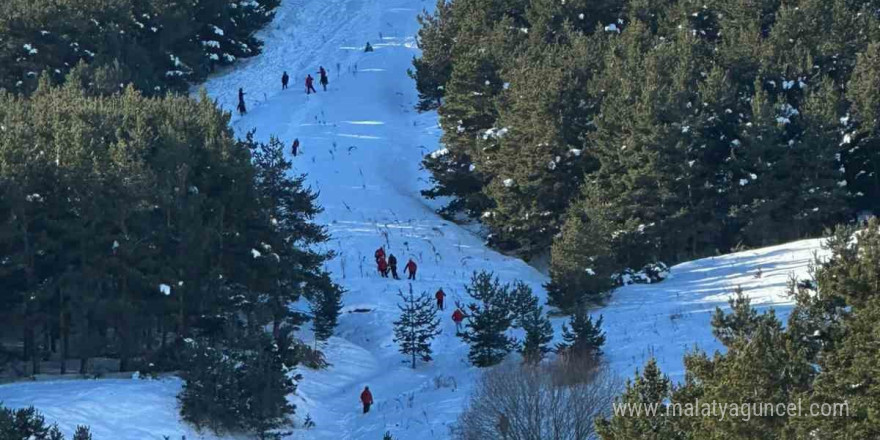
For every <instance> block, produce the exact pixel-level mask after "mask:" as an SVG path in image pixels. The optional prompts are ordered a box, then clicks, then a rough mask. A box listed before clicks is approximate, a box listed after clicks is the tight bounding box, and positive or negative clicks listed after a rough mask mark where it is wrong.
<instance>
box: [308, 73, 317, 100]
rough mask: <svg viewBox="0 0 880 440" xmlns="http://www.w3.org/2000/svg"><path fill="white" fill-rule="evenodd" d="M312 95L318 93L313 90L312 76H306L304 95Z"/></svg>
mask: <svg viewBox="0 0 880 440" xmlns="http://www.w3.org/2000/svg"><path fill="white" fill-rule="evenodd" d="M312 93H318V91H317V90H315V78H312V75H306V95H310V94H312Z"/></svg>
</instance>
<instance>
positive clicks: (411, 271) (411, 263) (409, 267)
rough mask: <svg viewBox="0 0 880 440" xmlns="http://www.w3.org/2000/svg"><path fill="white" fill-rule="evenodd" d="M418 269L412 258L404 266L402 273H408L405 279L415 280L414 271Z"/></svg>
mask: <svg viewBox="0 0 880 440" xmlns="http://www.w3.org/2000/svg"><path fill="white" fill-rule="evenodd" d="M418 268H419V267H418V266H416V262H415V261H413V260H412V258H410V259H409V261H407V263H406V266H405V267H404V268H403V273H406V272H407V271H409V277H407V279H409V280H414V279H416V269H418Z"/></svg>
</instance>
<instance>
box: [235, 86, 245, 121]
mask: <svg viewBox="0 0 880 440" xmlns="http://www.w3.org/2000/svg"><path fill="white" fill-rule="evenodd" d="M236 109H237V110H238V113H240V114H242V115H244V114H246V113H247V107H245V106H244V89H243V88H241V87H239V88H238V106H237V107H236Z"/></svg>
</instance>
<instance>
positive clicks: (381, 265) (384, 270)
mask: <svg viewBox="0 0 880 440" xmlns="http://www.w3.org/2000/svg"><path fill="white" fill-rule="evenodd" d="M376 265H377V266H378V269H379V275H381V276H382V278H388V263H386V262H385V257H384V256H383V257H382V258H379V259H378V260H376Z"/></svg>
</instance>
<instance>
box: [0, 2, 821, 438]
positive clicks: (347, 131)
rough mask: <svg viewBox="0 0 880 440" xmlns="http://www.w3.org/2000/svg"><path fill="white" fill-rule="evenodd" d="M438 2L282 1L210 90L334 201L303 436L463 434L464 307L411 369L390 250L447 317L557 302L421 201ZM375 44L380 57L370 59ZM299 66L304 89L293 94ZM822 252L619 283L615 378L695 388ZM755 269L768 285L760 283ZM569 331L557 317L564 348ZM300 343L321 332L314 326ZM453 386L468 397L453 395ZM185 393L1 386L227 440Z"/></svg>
mask: <svg viewBox="0 0 880 440" xmlns="http://www.w3.org/2000/svg"><path fill="white" fill-rule="evenodd" d="M431 7H433V2H431V1H426V0H382V1H368V0H284V1H283V3H282V5H281V7H280V8H279V10H278V12H277V15H276V17H275V20H274V21H273V22H272V23H271V24H270V25H269V26H268V27H267V28H266V29H264V30H263V31H261V32H260V35H259V36H260V38H261V39H263V40H264V41H265V46H264V53H263V54H262V55H260V56H258V57H255V58H252V59H249V60H246V61H244V62H241V63H239V64H237V65H236V66H235V67H234V68H233V69H231V70H229V71H227V72H224V73H221V74H219V75H217V76H215V77H213V78H212V79H210V80H209V81H208V82H207V83H206V84H205V85H204V87H205V88H206V90H207V91H208V94H209V95H210V96H211V98H212V99H216V100H217V102H218V104H219V105H221V106H223V107H224V108H226V109H227V110H229V111H232V110H234V107H235V104H236V100H237V95H236V92H237V90H238V88H239V87H243V88H244V89H245V92H246V93H247V96H246V101H247V106H248V109H249V110H250V112H249V113H248V114H247V115H245V116H243V117H240V116H238V115H235V116H233V119H232V124H233V127H234V129H235V130H236V132H237V133H238V134H239V135H244V134H245V133H247V132H248V131H250V130H256V137H257V138H258V139H261V140H266V139H268V138H269V137H270V136H276V137H278V138H280V139H281V140H283V141H284V142H285V143H286V144H287V145H290V143H291V142H292V141H293V139H294V138H299V140H300V142H301V147H300V155H299V156H298V157H296V158H293V160H294V164H295V167H296V171H297V172H301V173H307V174H308V182H309V184H310V185H311V186H312V188H313V189H315V190H317V191H319V192H320V197H319V203H320V205H321V206H322V207H323V208H324V212H323V213H322V214H321V215H320V216H319V218H318V219H317V220H318V222H320V223H321V224H324V225H326V227H327V229H328V231H329V232H330V234H331V236H332V239H331V240H330V242H329V243H327V245H326V248H327V249H328V250H332V251H334V252H335V253H336V254H337V257H336V258H335V259H334V260H332V261H331V262H329V263H328V267H327V268H328V269H329V270H331V271H332V272H333V275H334V277H335V279H336V281H337V282H339V283H340V284H341V285H342V286H344V287H345V289H346V290H347V293H346V295H345V297H344V303H345V308H344V309H343V313H342V316H341V317H340V321H339V322H340V324H339V328H338V330H337V334H336V336H334V337H333V338H331V339H330V341H328V343H327V344H325V345H323V346H322V350H323V351H324V353H325V354H326V356H327V360H328V361H329V362H330V363H331V364H332V365H331V367H329V368H328V369H326V370H322V371H311V370H307V369H302V370H301V371H300V372H301V373H302V374H303V376H304V379H303V381H302V382H300V384H299V388H298V392H297V394H296V395H295V396H291V397H290V399H291V401H293V402H294V403H295V404H296V405H297V418H298V419H299V420H300V421H301V420H302V419H303V418H304V417H305V416H306V415H307V414H308V415H309V416H310V417H311V418H312V419H313V420H314V422H315V423H316V427H315V428H313V429H311V430H308V431H302V430H298V431H297V432H296V433H295V434H294V436H293V438H308V439H334V440H338V439H379V438H382V434H383V433H384V432H385V431H386V430H387V431H391V433H392V434H393V435H394V437H395V438H400V439H415V438H420V439H444V438H449V426H450V425H451V424H452V423H454V421H455V419H456V417H457V415H458V414H459V413H460V411H461V409H462V407H463V406H464V405H465V403H466V400H467V396H468V393H469V391H470V389H471V387H472V385H473V383H474V379H475V378H476V377H477V374H478V372H477V369H475V368H473V367H471V366H469V365H468V363H467V347H466V346H465V345H464V344H463V343H462V342H461V341H460V340H459V339H457V338H456V337H455V336H454V326H453V323H452V321H451V319H450V318H449V315H450V314H451V312H452V310H451V308H450V307H447V310H446V311H444V312H441V322H442V330H443V334H442V335H440V336H439V337H438V338H437V339H436V340H435V341H434V345H433V347H434V350H435V354H434V358H435V361H434V362H432V363H430V364H420V365H419V367H418V368H417V369H416V370H411V369H409V368H408V366H407V365H406V364H405V363H404V361H405V359H403V357H402V356H401V355H400V354H399V353H398V352H397V346H396V344H395V343H394V341H393V334H392V321H393V320H394V319H396V317H397V316H398V309H397V306H396V304H397V300H398V298H397V296H396V294H397V291H398V289H406V288H407V286H408V283H407V282H405V281H394V280H390V279H383V278H380V277H379V276H378V274H377V273H376V271H375V265H374V263H373V259H372V258H373V251H374V250H375V249H376V248H377V247H378V246H380V245H384V246H385V247H386V250H387V251H388V252H390V253H393V254H395V255H396V256H397V257H398V260H399V262H400V263H399V266H400V268H401V269H402V268H403V266H404V265H405V264H406V260H407V259H408V258H414V259H415V260H416V261H417V262H418V263H419V274H418V280H416V281H415V282H413V283H412V286H413V289H414V290H415V291H416V292H420V291H425V292H427V293H429V294H433V292H435V291H436V290H437V288H439V287H443V289H444V290H445V291H446V293H447V294H448V297H447V301H448V304H449V305H452V304H454V303H455V301H458V300H464V299H465V291H464V288H463V286H464V284H465V283H466V282H467V280H468V279H469V276H470V274H471V273H472V272H473V271H474V270H480V269H487V270H491V271H494V272H495V273H496V274H497V275H499V276H500V277H501V278H502V280H503V281H513V280H515V279H521V280H523V281H525V282H526V283H528V284H529V285H531V286H532V287H533V288H534V289H535V292H536V293H538V295H539V296H540V297H541V298H542V300H543V299H545V293H544V291H543V289H542V287H541V286H542V284H543V283H545V282H546V281H547V278H546V277H545V276H544V275H542V274H541V273H539V272H538V271H537V270H535V269H534V268H532V267H530V266H528V265H526V264H525V263H523V262H522V261H519V260H516V259H513V258H509V257H505V256H503V255H500V254H498V253H496V252H494V251H492V250H489V249H487V248H486V247H485V246H484V243H483V241H482V239H480V238H479V237H478V236H476V235H474V234H473V233H472V232H470V231H469V230H470V229H474V228H472V227H461V226H457V225H455V224H452V223H450V222H447V221H445V220H443V219H441V218H440V217H439V216H437V215H436V213H435V209H436V208H437V207H438V205H437V203H435V202H431V201H426V200H425V199H423V198H422V197H421V195H420V193H419V191H420V190H421V189H424V188H426V187H427V186H428V174H427V173H426V172H425V171H424V170H422V169H420V161H421V159H422V157H423V156H424V155H425V154H427V153H429V152H431V151H434V150H436V149H437V142H438V138H439V135H440V129H439V127H438V125H437V116H436V114H435V113H427V114H418V113H417V112H416V111H415V110H413V107H414V105H415V102H416V99H417V96H416V91H415V88H414V83H413V81H412V80H411V79H410V78H409V77H408V76H407V73H406V70H407V69H408V68H409V67H411V60H412V57H413V56H415V55H417V48H416V44H415V35H416V32H417V31H418V23H417V22H416V19H415V18H416V15H417V13H418V11H421V10H422V9H423V8H428V9H430V8H431ZM380 33H381V39H380ZM367 41H370V42H371V43H372V44H373V46H374V48H375V52H373V53H364V52H363V51H362V49H363V46H364V44H365V43H366V42H367ZM337 63H338V64H337ZM322 65H323V66H324V68H325V69H327V71H328V72H329V78H330V84H329V87H328V92H326V93H325V92H323V91H320V87H319V92H318V94H316V95H310V96H306V95H305V93H304V87H303V81H304V78H305V75H306V73H310V74H312V76H317V73H316V72H317V70H318V68H319V66H322ZM337 65H338V66H339V69H337ZM284 70H286V71H287V72H288V74H290V76H291V85H290V88H289V89H288V90H287V91H283V92H282V91H281V85H280V77H281V73H282V71H284ZM818 248H819V241H818V240H806V241H801V242H795V243H790V244H786V245H782V246H777V247H772V248H766V249H760V250H755V251H748V252H742V253H738V254H731V255H725V256H721V257H715V258H709V259H703V260H698V261H693V262H688V263H684V264H681V265H678V266H676V267H674V268H673V269H672V271H671V274H672V276H671V279H669V280H667V281H665V282H663V283H660V284H656V285H638V286H628V287H625V288H622V289H620V290H619V291H618V292H616V294H615V295H614V297H613V299H612V300H611V302H610V304H609V305H608V306H606V307H605V308H603V309H600V310H597V311H596V312H595V315H599V314H602V315H604V317H605V330H606V332H607V335H608V339H607V346H606V347H605V353H606V356H607V359H608V361H609V362H610V364H611V366H612V369H613V370H614V371H616V372H617V373H619V374H620V375H622V376H625V377H629V376H631V375H632V374H633V372H634V371H635V369H636V368H638V367H640V366H641V365H642V364H643V363H644V361H645V360H646V359H647V358H649V357H650V356H652V355H653V356H656V357H657V358H658V360H659V361H660V364H661V367H662V368H663V369H664V371H665V372H666V373H668V374H670V375H671V377H672V378H673V379H676V380H680V379H681V378H682V376H683V366H682V355H683V354H684V353H685V352H686V351H688V350H691V349H692V348H693V347H694V346H695V344H696V345H699V347H700V348H702V349H705V350H709V351H711V350H715V349H717V348H719V345H718V343H717V342H716V341H714V339H713V338H712V334H711V329H710V327H709V320H710V317H711V313H712V312H713V311H714V309H715V307H717V306H720V307H726V306H727V304H726V302H727V299H728V298H729V296H730V295H731V294H732V292H733V289H734V288H735V287H736V286H738V285H740V286H742V287H743V289H744V290H745V291H746V293H747V294H748V295H750V296H751V297H752V298H753V302H754V304H756V305H757V306H759V307H760V308H762V309H766V308H768V307H775V308H776V309H777V310H778V311H779V312H780V314H781V315H783V316H784V315H785V314H786V313H787V310H788V309H789V308H790V305H791V302H790V299H789V298H787V297H786V296H785V295H784V292H785V282H786V281H787V280H788V277H789V275H790V274H791V273H793V272H794V273H796V274H797V275H798V276H800V277H804V276H806V271H807V265H808V263H809V261H810V260H811V259H812V257H813V253H814V252H815V251H817V249H818ZM758 267H760V268H761V270H762V271H763V276H762V277H761V278H756V277H755V276H754V273H755V271H756V270H757V269H758ZM401 276H403V274H402V270H401ZM561 324H562V320H560V319H556V320H554V327H555V328H556V331H557V337H558V336H559V335H558V333H559V328H560V326H561ZM303 337H304V338H305V339H306V340H309V339H310V338H311V336H310V335H309V334H307V332H306V334H304V335H303ZM440 377H443V379H444V380H443V382H447V383H450V384H454V385H453V386H441V387H438V386H437V385H436V383H437V382H438V381H437V380H436V379H438V378H440ZM364 385H369V386H370V389H371V390H372V392H373V395H374V398H375V401H376V404H375V405H374V408H373V410H372V411H371V412H370V413H369V414H367V415H363V414H361V410H360V402H359V400H358V396H359V394H360V391H361V390H362V389H363V387H364ZM179 388H180V381H179V380H177V379H166V380H153V381H139V380H131V381H126V380H100V381H84V380H72V381H56V382H44V383H21V384H10V385H3V386H0V401H3V402H4V403H5V404H6V405H9V406H13V407H18V406H27V405H35V406H37V407H38V408H39V409H40V410H41V411H43V412H44V413H45V415H46V417H47V419H48V420H50V421H58V422H59V424H60V426H61V428H62V430H63V431H64V432H65V433H66V434H68V435H71V434H72V432H73V430H74V429H75V426H76V424H89V425H91V426H92V430H93V433H94V434H95V438H96V440H104V439H122V440H141V439H154V438H155V439H162V435H170V436H172V438H180V436H181V435H186V436H187V438H189V439H193V438H206V439H213V438H215V437H214V436H212V435H210V434H203V435H199V434H197V433H195V432H193V430H192V429H191V428H190V427H188V426H186V425H185V424H183V423H181V422H180V421H179V420H178V416H177V409H176V400H175V398H174V396H175V394H176V393H177V391H178V390H179Z"/></svg>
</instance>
